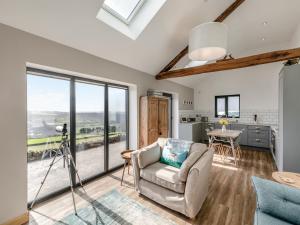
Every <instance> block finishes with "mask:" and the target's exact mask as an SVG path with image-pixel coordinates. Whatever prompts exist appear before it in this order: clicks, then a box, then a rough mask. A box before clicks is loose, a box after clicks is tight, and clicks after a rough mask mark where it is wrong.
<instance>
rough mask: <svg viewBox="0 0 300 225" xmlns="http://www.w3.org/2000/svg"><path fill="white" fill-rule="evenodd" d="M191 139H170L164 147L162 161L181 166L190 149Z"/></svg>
mask: <svg viewBox="0 0 300 225" xmlns="http://www.w3.org/2000/svg"><path fill="white" fill-rule="evenodd" d="M192 143H193V142H191V141H184V140H178V139H168V140H167V143H166V145H165V146H164V148H163V151H162V155H161V158H160V162H161V163H164V164H167V165H170V166H174V167H176V168H180V167H181V165H182V163H183V162H184V160H186V158H187V156H188V153H189V151H190V147H191V144H192Z"/></svg>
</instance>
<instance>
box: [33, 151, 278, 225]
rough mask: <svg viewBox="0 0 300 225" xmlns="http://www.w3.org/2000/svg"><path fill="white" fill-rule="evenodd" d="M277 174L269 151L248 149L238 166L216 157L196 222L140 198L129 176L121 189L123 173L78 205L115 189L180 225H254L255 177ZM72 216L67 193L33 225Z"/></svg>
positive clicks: (38, 213) (37, 212)
mask: <svg viewBox="0 0 300 225" xmlns="http://www.w3.org/2000/svg"><path fill="white" fill-rule="evenodd" d="M275 170H276V167H275V165H274V161H273V158H272V156H271V154H270V153H269V152H266V151H258V149H252V148H244V149H243V155H242V159H241V160H240V163H239V164H238V165H237V166H235V165H234V164H233V163H232V162H229V161H225V162H224V161H223V160H222V159H221V158H220V156H218V155H216V154H215V156H214V161H213V166H212V171H211V176H210V185H209V193H208V196H207V199H206V201H205V202H204V204H203V206H202V208H201V211H200V212H199V214H198V215H197V217H196V218H195V219H194V220H191V219H188V218H186V217H185V216H182V215H181V214H179V213H176V212H174V211H171V210H169V209H166V208H165V207H162V206H160V205H159V204H157V203H155V202H153V201H151V200H149V199H147V198H145V197H142V196H139V195H138V194H137V193H136V192H135V191H134V189H133V177H132V176H131V175H127V174H126V173H125V174H126V176H125V180H126V181H125V183H124V185H123V186H120V177H121V172H122V171H121V170H119V171H116V172H114V173H112V174H109V175H107V176H105V177H103V178H99V179H97V180H96V181H93V182H91V183H89V184H87V185H86V186H85V188H86V191H87V193H88V196H85V195H82V194H80V193H81V192H80V191H78V193H77V195H76V202H77V207H78V208H80V207H85V206H86V205H87V204H88V201H92V200H95V199H97V198H99V197H100V196H101V195H103V194H105V193H106V192H109V191H110V190H112V189H117V190H118V191H120V192H121V193H123V194H125V195H127V196H129V197H130V198H133V199H134V200H136V201H138V202H140V203H141V204H143V205H144V206H145V207H149V208H151V209H152V210H154V211H156V212H158V213H159V214H160V215H161V216H162V217H166V218H169V219H171V220H173V221H174V222H175V223H177V224H179V225H189V224H199V225H252V224H253V214H254V211H255V204H256V202H255V201H256V200H255V199H256V198H255V194H254V192H253V188H252V184H251V176H253V175H255V176H259V177H263V178H268V179H272V178H271V175H272V172H273V171H275ZM72 212H73V205H72V199H71V194H70V193H65V194H63V195H61V196H58V197H55V198H53V199H51V200H49V201H47V202H44V203H42V204H40V205H37V206H36V207H35V209H34V210H33V211H31V212H30V224H32V225H37V224H38V225H48V224H53V223H55V222H56V221H58V220H60V219H62V218H63V217H65V216H66V215H68V214H70V213H72Z"/></svg>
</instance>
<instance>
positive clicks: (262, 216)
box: [254, 210, 293, 225]
mask: <svg viewBox="0 0 300 225" xmlns="http://www.w3.org/2000/svg"><path fill="white" fill-rule="evenodd" d="M254 225H293V224H291V223H288V222H285V221H282V220H280V219H277V218H276V217H273V216H270V215H269V214H266V213H263V212H260V211H259V210H256V212H255V218H254Z"/></svg>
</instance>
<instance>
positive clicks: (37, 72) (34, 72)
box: [26, 67, 130, 207]
mask: <svg viewBox="0 0 300 225" xmlns="http://www.w3.org/2000/svg"><path fill="white" fill-rule="evenodd" d="M28 74H30V75H36V76H43V77H51V78H57V79H67V80H69V81H70V128H69V130H70V132H69V134H70V135H69V136H70V151H71V154H72V156H73V157H74V161H75V164H76V87H75V84H76V82H80V81H82V82H89V83H91V84H99V85H103V86H104V88H105V89H104V93H105V94H104V172H100V173H99V174H97V175H95V176H91V177H89V178H87V179H84V180H82V182H83V183H87V182H90V181H93V180H95V179H96V178H99V177H102V176H104V175H107V174H108V173H111V172H113V171H115V170H118V169H119V168H121V167H122V166H123V163H122V164H120V165H119V166H116V167H114V168H111V169H109V135H108V132H109V111H108V110H109V96H108V88H109V87H115V88H120V89H124V90H125V91H126V95H125V99H126V100H125V101H126V148H127V149H128V148H129V124H130V123H129V87H128V86H126V85H120V84H115V83H110V82H103V81H98V80H93V79H89V78H82V77H76V76H71V75H68V74H64V73H58V72H52V71H46V70H41V69H36V68H32V67H27V68H26V76H27V75H28ZM124 150H125V149H124ZM71 172H72V174H71V175H72V182H73V185H74V186H76V187H77V186H79V183H78V182H77V181H76V174H75V169H74V168H73V167H72V171H71ZM46 182H47V181H46ZM69 190H70V188H69V187H65V188H62V189H60V190H58V191H55V192H53V193H51V194H48V195H46V196H44V197H41V198H39V199H37V201H36V203H40V202H43V201H46V200H48V199H50V198H53V197H55V196H57V195H60V194H62V193H65V192H67V191H69ZM30 204H31V202H28V203H27V205H28V207H29V206H30Z"/></svg>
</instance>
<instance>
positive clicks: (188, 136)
mask: <svg viewBox="0 0 300 225" xmlns="http://www.w3.org/2000/svg"><path fill="white" fill-rule="evenodd" d="M179 139H181V140H187V141H193V142H196V143H199V142H201V140H202V138H201V123H200V122H195V123H180V124H179Z"/></svg>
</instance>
